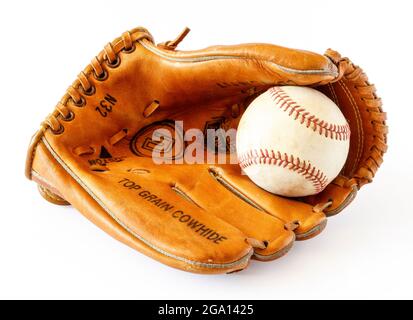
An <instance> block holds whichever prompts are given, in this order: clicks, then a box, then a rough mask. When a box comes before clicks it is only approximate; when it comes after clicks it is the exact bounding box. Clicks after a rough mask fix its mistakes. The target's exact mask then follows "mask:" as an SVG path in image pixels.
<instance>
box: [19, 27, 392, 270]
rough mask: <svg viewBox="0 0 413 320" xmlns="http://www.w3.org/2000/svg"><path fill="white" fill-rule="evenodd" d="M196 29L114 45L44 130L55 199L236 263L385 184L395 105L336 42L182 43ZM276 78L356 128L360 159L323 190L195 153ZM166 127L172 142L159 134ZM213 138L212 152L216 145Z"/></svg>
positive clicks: (230, 265) (104, 223) (38, 172)
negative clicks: (302, 191) (385, 106)
mask: <svg viewBox="0 0 413 320" xmlns="http://www.w3.org/2000/svg"><path fill="white" fill-rule="evenodd" d="M188 31H189V29H185V30H184V32H183V33H182V34H180V35H179V36H178V37H177V38H176V39H175V40H173V41H167V42H164V43H161V44H158V45H155V44H154V40H153V38H152V36H151V34H150V33H149V32H148V31H147V30H146V29H144V28H136V29H134V30H132V31H130V32H125V33H124V34H122V36H121V37H119V38H117V39H115V40H114V41H113V42H111V43H109V44H107V45H106V46H105V48H104V50H103V51H102V52H100V53H99V54H98V56H97V57H95V58H94V59H93V60H92V62H91V63H90V65H88V66H87V67H86V68H85V69H84V70H83V71H82V72H81V73H80V74H79V76H78V78H77V79H76V80H75V81H74V82H73V84H72V85H71V86H70V87H69V88H68V90H67V92H66V94H65V95H64V96H63V98H62V99H61V101H60V102H59V103H58V104H57V106H56V108H55V110H54V111H53V112H52V113H51V114H50V115H49V116H48V117H47V118H46V120H45V121H44V122H43V123H42V124H41V127H40V130H39V131H38V132H37V133H36V134H35V135H34V136H33V138H32V141H31V144H30V147H29V150H28V157H27V165H26V175H27V177H28V178H29V179H31V180H33V181H35V182H36V183H37V184H38V188H39V191H40V193H41V195H42V196H43V197H44V198H45V199H46V200H48V201H50V202H52V203H55V204H59V205H68V204H71V205H73V206H74V207H75V208H77V209H78V210H79V211H80V212H81V213H82V214H83V215H84V216H86V217H87V218H88V219H89V220H91V221H92V222H93V223H95V224H96V225H97V226H99V227H100V228H101V229H103V230H104V231H106V232H107V233H108V234H110V235H111V236H113V237H114V238H116V239H118V240H119V241H121V242H123V243H125V244H127V245H128V246H130V247H132V248H134V249H136V250H138V251H140V252H142V253H144V254H146V255H148V256H150V257H152V258H154V259H156V260H159V261H160V262H162V263H165V264H167V265H169V266H172V267H175V268H179V269H182V270H185V271H191V272H197V273H228V272H234V271H238V270H242V269H244V268H246V267H247V265H248V263H249V261H250V258H251V257H253V258H255V259H257V260H262V261H267V260H273V259H276V258H278V257H281V256H282V255H284V254H285V253H286V252H287V251H288V250H289V249H290V248H291V246H292V245H293V242H294V240H295V239H297V240H303V239H308V238H311V237H313V236H315V235H317V234H318V233H320V232H321V231H322V230H323V228H324V227H325V225H326V222H327V220H326V216H330V215H334V214H336V213H338V212H340V211H341V210H343V208H345V207H346V206H347V205H348V204H349V203H350V202H351V201H352V200H353V199H354V197H355V196H356V193H357V191H358V190H359V189H360V187H362V186H363V185H364V184H366V183H368V182H371V181H372V179H373V176H374V175H375V173H376V171H377V169H378V168H379V166H380V164H381V162H382V157H383V153H384V152H385V151H386V133H387V127H386V124H385V114H384V113H383V111H382V108H381V100H380V99H379V98H378V97H377V96H376V93H375V91H376V90H375V87H374V86H373V85H372V84H370V83H369V82H368V80H367V77H366V75H365V74H364V73H363V71H362V70H361V69H360V68H359V67H357V66H355V65H354V64H353V63H351V62H350V60H348V59H347V58H342V57H340V55H339V54H338V53H337V52H335V51H332V50H327V52H326V53H325V55H319V54H316V53H312V52H308V51H301V50H294V49H287V48H283V47H279V46H275V45H270V44H241V45H231V46H213V47H209V48H206V49H203V50H197V51H187V52H184V51H178V50H176V47H177V45H178V44H179V42H180V41H181V40H182V39H183V38H184V37H185V35H186V34H187V33H188ZM275 85H278V86H279V85H296V86H311V87H313V88H316V89H318V90H320V91H322V92H323V93H324V94H326V95H327V96H329V97H330V98H331V99H332V100H333V101H334V102H335V103H336V104H337V105H338V106H339V107H340V109H341V111H342V112H343V114H344V115H345V117H346V119H347V120H348V123H349V125H350V129H351V142H350V152H349V155H348V158H347V162H346V164H345V166H344V168H343V170H342V172H341V174H340V175H339V176H338V177H337V178H336V179H335V180H334V181H333V182H332V183H331V184H329V185H328V186H327V187H326V188H325V189H324V191H322V192H321V193H319V194H317V195H315V196H311V197H304V198H300V199H297V198H294V199H293V198H284V197H280V196H276V195H273V194H270V193H268V192H266V191H264V190H262V189H260V188H259V187H257V186H256V185H254V184H253V183H252V182H251V181H250V180H249V178H248V177H247V176H245V175H243V174H241V169H240V167H239V165H238V164H231V163H228V162H226V163H221V164H217V163H215V162H211V161H209V162H205V161H204V163H202V161H198V162H196V163H193V161H191V160H188V159H190V158H187V157H185V155H186V154H187V153H186V151H187V150H186V149H187V148H190V147H191V143H190V141H187V139H186V137H185V139H184V138H183V135H182V133H183V132H187V130H188V129H198V132H203V133H205V134H206V133H207V132H208V129H225V130H228V129H231V128H236V127H237V125H238V122H239V119H240V117H241V115H242V114H243V112H244V110H245V109H246V108H247V107H248V104H249V103H250V102H251V101H252V100H253V99H254V98H255V97H256V96H258V95H259V94H260V93H262V92H264V91H265V90H267V89H268V88H270V87H272V86H275ZM257 125H259V124H257ZM159 132H166V133H170V136H169V139H168V135H165V136H164V137H163V138H161V137H159V139H158V136H159ZM214 141H215V142H216V143H215V145H214V148H212V149H219V151H218V154H220V155H222V152H224V153H225V158H227V157H229V156H231V154H232V153H233V152H234V150H233V144H232V143H231V142H229V143H226V140H225V142H224V148H222V139H216V140H214ZM220 141H221V142H220ZM160 146H162V148H163V150H164V151H163V153H159V154H158V155H163V156H165V159H166V160H168V161H164V163H162V164H159V163H158V162H157V161H155V158H154V157H153V156H154V151H155V150H158V149H159V147H160ZM210 147H211V146H210V145H205V147H204V145H202V148H201V149H202V150H204V152H205V154H209V153H210V152H211V151H212V150H211V148H210ZM198 150H199V149H198ZM222 150H224V151H222ZM166 151H168V152H166ZM214 151H216V150H214ZM201 158H202V157H201ZM165 159H164V160H165Z"/></svg>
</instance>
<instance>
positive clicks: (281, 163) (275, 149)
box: [237, 86, 350, 197]
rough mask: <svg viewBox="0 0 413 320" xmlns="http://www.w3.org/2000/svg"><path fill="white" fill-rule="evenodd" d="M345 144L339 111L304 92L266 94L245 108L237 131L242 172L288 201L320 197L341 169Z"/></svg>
mask: <svg viewBox="0 0 413 320" xmlns="http://www.w3.org/2000/svg"><path fill="white" fill-rule="evenodd" d="M349 145H350V128H349V125H348V123H347V121H346V119H345V118H344V115H343V114H342V113H341V111H340V109H339V108H338V106H337V105H336V104H335V103H334V102H333V101H332V100H330V99H329V98H328V97H327V96H325V95H324V94H322V93H321V92H319V91H317V90H315V89H311V88H307V87H295V86H282V87H273V88H270V89H268V90H267V91H266V92H264V93H263V94H261V95H260V96H259V97H257V98H256V99H255V100H254V101H253V102H252V103H251V104H250V105H249V107H248V108H247V110H246V112H245V113H244V115H243V116H242V118H241V121H240V124H239V127H238V132H237V155H238V160H239V163H240V166H241V168H242V169H243V170H244V172H245V173H246V174H247V175H248V177H250V179H251V180H252V181H253V182H254V183H256V184H257V185H258V186H260V187H261V188H263V189H265V190H267V191H269V192H272V193H275V194H279V195H283V196H289V197H298V196H306V195H311V194H316V193H319V192H321V191H322V190H323V189H324V188H325V187H326V186H327V185H328V184H329V183H330V182H331V181H332V180H333V179H334V178H335V177H336V176H337V175H338V174H339V173H340V171H341V169H342V168H343V166H344V163H345V161H346V159H347V154H348V150H349Z"/></svg>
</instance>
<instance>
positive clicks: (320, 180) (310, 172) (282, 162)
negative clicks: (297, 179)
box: [239, 149, 328, 193]
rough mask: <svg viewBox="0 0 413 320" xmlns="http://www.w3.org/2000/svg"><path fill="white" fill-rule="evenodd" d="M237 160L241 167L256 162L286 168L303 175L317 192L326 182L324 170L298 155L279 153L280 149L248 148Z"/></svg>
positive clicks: (243, 167)
mask: <svg viewBox="0 0 413 320" xmlns="http://www.w3.org/2000/svg"><path fill="white" fill-rule="evenodd" d="M239 162H240V163H239V164H240V166H241V168H242V169H245V168H247V167H250V166H252V165H258V164H265V165H275V166H278V167H283V168H286V169H288V170H291V171H293V172H295V173H297V174H299V175H301V176H303V177H304V178H305V179H306V180H307V181H308V182H310V183H311V184H312V185H313V187H314V189H315V191H316V192H317V193H318V192H321V191H322V190H323V189H324V188H325V187H326V186H327V182H328V179H327V177H326V175H325V174H324V172H322V171H321V170H320V169H317V168H316V167H315V166H313V165H312V164H311V163H310V162H309V161H305V160H301V159H300V158H299V157H295V156H293V155H292V154H290V155H288V154H287V153H281V152H280V151H274V150H268V149H254V150H249V151H247V152H244V153H242V154H241V155H240V156H239Z"/></svg>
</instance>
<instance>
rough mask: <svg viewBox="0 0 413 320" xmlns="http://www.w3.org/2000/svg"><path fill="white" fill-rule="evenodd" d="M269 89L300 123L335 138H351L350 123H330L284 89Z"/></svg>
mask: <svg viewBox="0 0 413 320" xmlns="http://www.w3.org/2000/svg"><path fill="white" fill-rule="evenodd" d="M269 90H270V94H271V96H272V98H273V100H274V102H276V103H277V104H278V106H279V107H280V109H281V110H282V111H284V112H287V113H288V115H289V116H290V117H293V119H294V120H297V121H300V124H303V125H305V126H306V127H307V128H310V129H312V130H313V131H314V132H318V133H319V134H320V135H322V136H325V137H326V138H330V139H333V140H340V141H345V140H348V139H349V138H350V126H349V125H348V123H346V124H345V125H338V124H333V123H328V122H327V121H324V120H321V119H319V118H317V117H316V116H315V115H313V114H311V113H310V112H309V111H307V110H306V109H305V108H304V107H303V106H301V105H300V104H298V103H297V102H296V101H294V100H293V99H292V98H291V97H290V96H289V95H288V94H287V93H286V92H285V91H284V90H283V89H281V88H279V87H273V88H270V89H269Z"/></svg>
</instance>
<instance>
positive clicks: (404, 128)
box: [0, 0, 413, 299]
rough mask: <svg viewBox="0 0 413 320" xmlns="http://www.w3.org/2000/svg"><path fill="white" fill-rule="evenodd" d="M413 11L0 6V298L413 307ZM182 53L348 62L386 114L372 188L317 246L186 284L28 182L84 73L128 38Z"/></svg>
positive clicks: (341, 5)
mask: <svg viewBox="0 0 413 320" xmlns="http://www.w3.org/2000/svg"><path fill="white" fill-rule="evenodd" d="M410 2H411V1H395V0H393V1H391V2H389V1H383V2H381V1H360V0H358V1H349V0H347V1H331V0H330V1H315V0H312V1H293V0H288V1H274V0H273V1H258V0H254V1H241V0H238V1H223V0H220V1H212V0H209V1H154V0H151V1H137V0H134V1H121V0H116V1H104V0H99V1H84V0H83V1H74V0H71V1H40V0H39V1H17V0H14V1H6V2H4V1H3V2H2V4H1V8H0V35H1V37H0V41H1V44H0V141H1V142H0V152H1V156H0V170H1V183H0V298H59V299H60V298H116V299H117V298H126V299H150V298H152V299H162V298H165V299H189V298H193V299H208V298H213V299H220V298H226V299H238V298H240V299H241V298H245V299H294V298H298V299H304V298H315V299H319V298H323V299H336V298H355V299H361V298H413V293H412V289H411V288H413V276H412V270H413V237H412V232H413V231H412V230H413V212H412V201H413V199H412V192H411V190H412V185H413V173H412V168H413V167H412V165H413V162H412V138H413V137H412V129H413V122H412V118H413V105H412V94H413V87H412V81H411V79H412V58H413V50H412V49H413V46H412V35H411V32H412V30H413V23H412V20H413V17H412V15H411V14H412V12H413V10H412V8H410V7H409V6H408V5H409V3H410ZM139 25H141V26H144V27H146V28H148V29H149V30H150V31H151V33H152V34H153V35H154V37H155V39H156V41H157V42H161V41H165V40H169V39H172V38H174V37H175V36H176V35H177V34H178V33H179V32H180V31H181V29H182V28H183V27H184V26H189V27H191V28H192V32H191V33H190V35H189V36H188V37H187V38H186V39H185V40H184V42H183V44H182V45H181V46H180V48H181V49H196V48H201V47H205V46H209V45H214V44H233V43H242V42H269V43H275V44H280V45H284V46H289V47H295V48H303V49H308V50H312V51H316V52H320V53H322V52H324V50H325V49H327V48H328V47H332V48H334V49H335V50H338V51H340V52H341V53H342V54H343V55H346V56H349V57H351V58H352V60H353V61H354V62H355V63H357V64H359V65H361V66H362V67H363V68H364V69H365V71H366V72H367V74H368V75H369V77H370V79H371V80H372V82H374V83H375V84H376V85H377V88H378V90H379V91H378V92H379V94H380V95H381V96H382V98H383V101H384V108H385V110H386V111H387V112H388V117H389V120H388V124H389V127H390V135H389V146H390V147H389V151H388V153H387V154H386V156H385V162H384V164H383V166H382V168H381V170H380V171H379V172H378V174H377V176H376V178H375V181H374V183H373V184H371V185H368V186H366V187H364V188H363V189H362V190H361V192H360V193H359V195H358V197H357V198H356V200H355V201H354V203H353V204H352V205H351V206H350V207H349V208H348V209H347V210H345V212H343V213H342V214H340V215H339V216H337V217H334V218H332V219H330V220H329V224H328V226H327V228H326V230H325V231H324V232H323V233H322V234H321V235H320V236H318V237H317V238H315V239H312V240H309V241H306V242H300V243H296V245H295V247H294V248H293V249H292V250H291V251H290V253H289V254H288V255H287V256H286V257H284V258H282V259H280V260H278V261H273V262H270V263H259V262H253V263H252V264H251V266H250V268H249V269H247V270H245V271H243V272H240V273H236V274H232V275H220V276H205V275H194V274H189V273H184V272H181V271H178V270H174V269H172V268H169V267H166V266H163V265H161V264H159V263H158V262H156V261H153V260H151V259H149V258H147V257H145V256H143V255H141V254H140V253H137V252H135V251H134V250H132V249H130V248H128V247H126V246H124V245H123V244H120V243H118V242H117V241H115V240H113V239H112V238H110V237H109V236H107V235H106V234H105V233H104V232H102V231H100V230H99V229H98V228H97V227H95V226H94V225H93V224H91V223H90V222H88V221H87V220H86V219H85V218H83V217H82V216H81V215H80V214H79V213H78V212H77V211H76V210H74V209H72V208H70V207H68V208H64V207H58V206H54V205H52V204H50V203H47V202H46V201H44V200H43V199H42V198H41V197H40V195H38V193H37V190H36V187H35V184H34V183H32V182H29V181H28V180H26V179H25V178H24V175H23V172H24V161H25V153H26V148H27V145H28V143H29V139H30V137H31V135H32V134H33V133H34V131H35V130H36V129H37V128H38V125H39V123H40V122H41V121H42V120H43V119H44V118H45V117H46V115H47V114H48V113H49V112H51V111H52V110H53V108H54V106H55V104H56V102H57V101H58V100H59V99H60V97H61V96H62V95H63V93H64V91H65V90H66V88H67V87H68V86H69V85H70V84H71V82H72V81H73V80H74V79H75V77H76V75H77V74H78V73H79V71H80V70H82V69H83V67H84V66H85V65H86V64H87V63H88V62H89V61H90V60H91V58H92V57H93V56H94V55H96V54H97V53H98V52H99V51H100V50H101V49H102V48H103V46H104V45H105V44H106V43H107V42H109V41H111V40H112V39H113V38H115V37H117V36H119V35H120V34H121V33H122V32H123V31H125V30H129V29H132V28H133V27H135V26H139Z"/></svg>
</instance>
